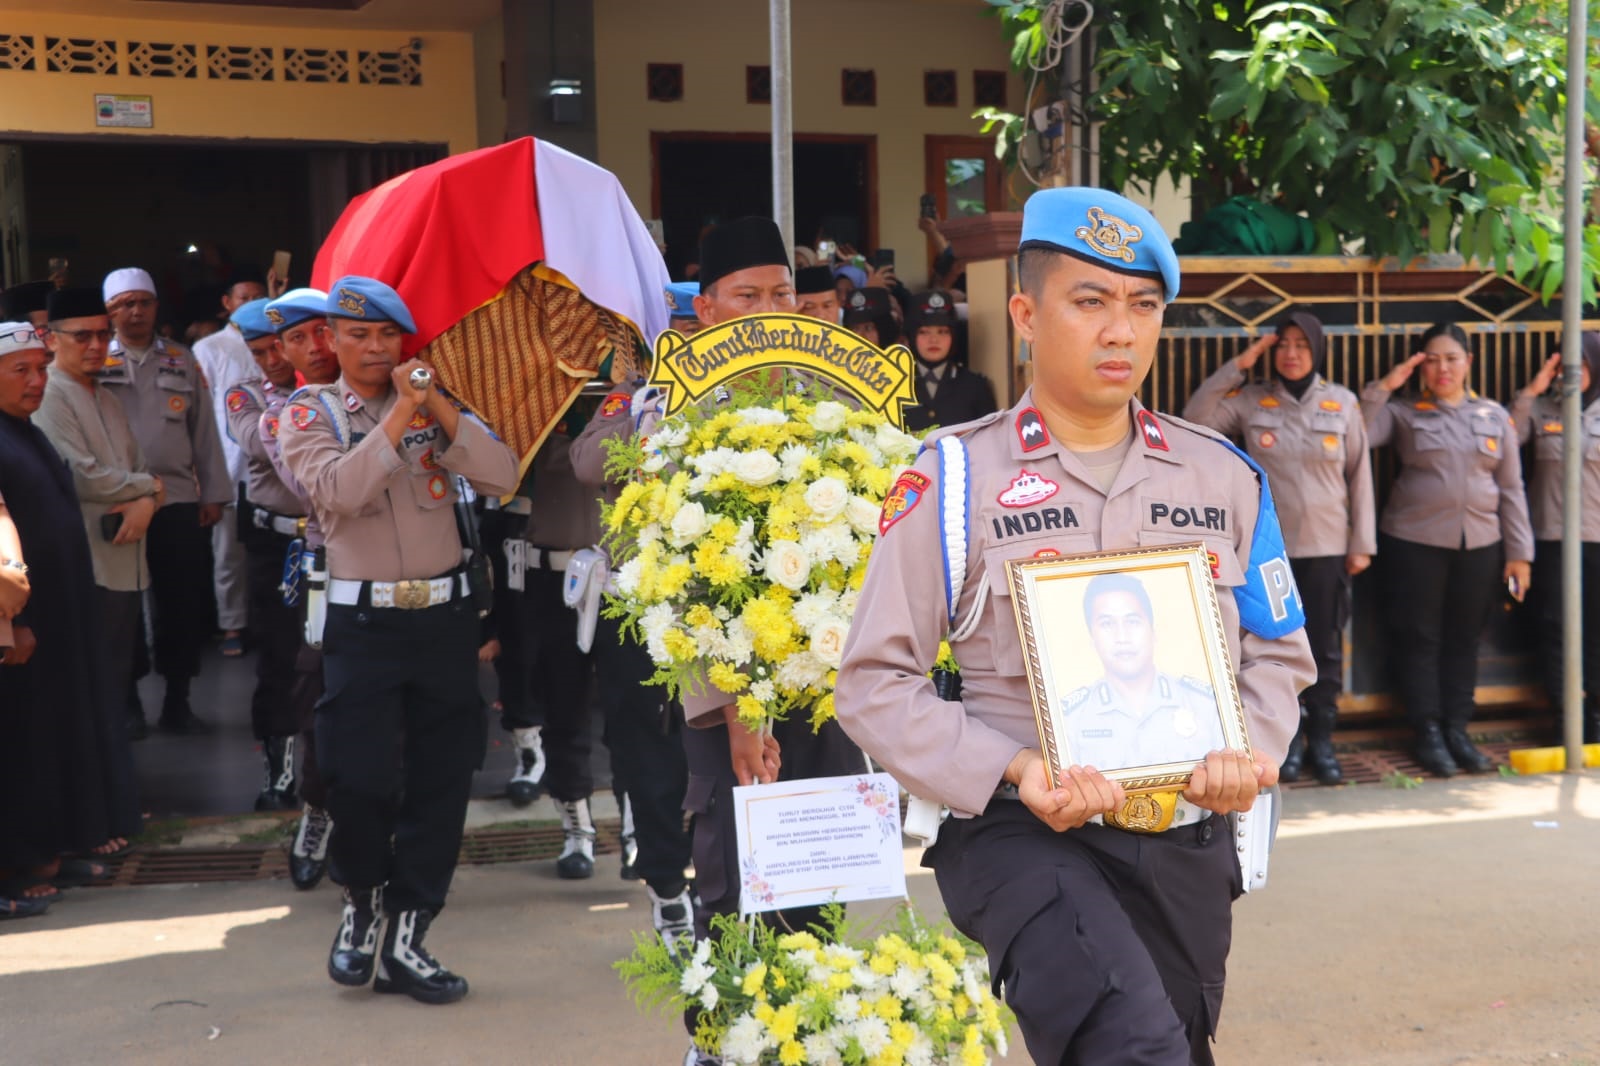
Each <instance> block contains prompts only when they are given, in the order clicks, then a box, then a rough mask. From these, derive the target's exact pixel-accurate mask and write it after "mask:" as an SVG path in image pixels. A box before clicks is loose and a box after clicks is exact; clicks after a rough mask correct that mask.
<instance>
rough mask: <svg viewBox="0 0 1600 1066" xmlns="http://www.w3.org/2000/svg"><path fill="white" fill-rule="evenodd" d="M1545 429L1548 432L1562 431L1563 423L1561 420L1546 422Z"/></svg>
mask: <svg viewBox="0 0 1600 1066" xmlns="http://www.w3.org/2000/svg"><path fill="white" fill-rule="evenodd" d="M1544 431H1545V432H1546V433H1560V432H1561V423H1560V422H1546V423H1545V424H1544Z"/></svg>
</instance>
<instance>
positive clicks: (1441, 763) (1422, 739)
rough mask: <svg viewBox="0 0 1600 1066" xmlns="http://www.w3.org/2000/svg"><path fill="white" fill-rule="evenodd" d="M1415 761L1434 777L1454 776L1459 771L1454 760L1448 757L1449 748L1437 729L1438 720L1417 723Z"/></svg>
mask: <svg viewBox="0 0 1600 1066" xmlns="http://www.w3.org/2000/svg"><path fill="white" fill-rule="evenodd" d="M1416 729H1417V761H1418V762H1419V763H1421V764H1422V768H1423V769H1424V770H1426V771H1428V773H1430V774H1432V775H1433V776H1434V777H1454V776H1456V774H1457V773H1459V772H1460V769H1459V768H1458V767H1457V766H1456V761H1455V760H1454V759H1452V758H1451V757H1450V749H1449V748H1447V747H1445V743H1444V734H1443V733H1441V732H1440V730H1439V723H1438V722H1419V723H1418V724H1417V727H1416Z"/></svg>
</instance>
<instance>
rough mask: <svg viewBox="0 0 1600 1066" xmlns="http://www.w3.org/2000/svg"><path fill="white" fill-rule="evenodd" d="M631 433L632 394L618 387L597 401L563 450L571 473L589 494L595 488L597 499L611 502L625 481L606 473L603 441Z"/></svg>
mask: <svg viewBox="0 0 1600 1066" xmlns="http://www.w3.org/2000/svg"><path fill="white" fill-rule="evenodd" d="M634 432H635V428H634V415H633V393H632V392H630V391H628V390H626V389H622V388H619V389H617V390H615V391H613V392H612V393H611V395H609V396H607V397H606V398H605V399H604V400H602V401H600V408H599V410H597V411H595V413H594V417H593V418H591V419H589V421H588V424H587V425H585V426H584V427H583V430H582V432H580V433H579V434H578V436H577V439H575V440H574V441H573V442H572V447H571V449H569V451H568V453H567V457H568V461H569V462H571V464H572V473H573V476H574V477H576V478H577V479H578V481H579V482H580V483H581V484H583V485H585V486H587V487H588V490H589V494H590V495H591V496H592V495H595V493H596V490H598V493H599V496H600V499H601V500H603V501H604V502H605V503H607V504H612V503H616V502H617V497H618V496H620V495H622V486H623V485H625V484H627V482H626V481H618V480H616V479H615V478H608V477H607V476H606V460H607V459H608V458H609V453H608V452H607V451H606V441H608V440H627V439H628V438H629V437H632V436H633V434H634Z"/></svg>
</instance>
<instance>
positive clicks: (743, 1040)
mask: <svg viewBox="0 0 1600 1066" xmlns="http://www.w3.org/2000/svg"><path fill="white" fill-rule="evenodd" d="M770 1046H771V1045H770V1042H769V1040H768V1038H767V1027H766V1026H764V1025H762V1024H761V1023H760V1022H759V1021H757V1020H756V1019H755V1017H754V1016H753V1015H749V1014H741V1015H739V1018H738V1020H736V1021H735V1022H734V1023H733V1024H732V1025H730V1026H728V1031H727V1032H726V1033H724V1034H723V1035H722V1061H723V1062H725V1063H730V1064H732V1063H739V1064H740V1066H743V1064H746V1063H748V1064H751V1066H754V1063H756V1062H759V1061H760V1059H761V1053H762V1052H763V1051H765V1050H766V1049H767V1048H768V1047H770Z"/></svg>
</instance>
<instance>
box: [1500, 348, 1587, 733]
mask: <svg viewBox="0 0 1600 1066" xmlns="http://www.w3.org/2000/svg"><path fill="white" fill-rule="evenodd" d="M1581 373H1582V375H1583V376H1582V379H1581V380H1580V382H1579V388H1581V389H1582V390H1583V417H1582V418H1580V419H1579V420H1578V432H1579V433H1580V434H1581V436H1582V440H1583V532H1582V537H1583V565H1582V568H1581V573H1582V580H1583V589H1582V596H1583V690H1584V697H1583V742H1584V743H1585V744H1594V743H1596V742H1600V333H1585V334H1584V335H1583V367H1582V371H1581ZM1560 374H1561V354H1560V353H1559V352H1557V353H1556V354H1555V355H1552V356H1551V357H1550V358H1549V359H1548V360H1547V361H1546V362H1545V364H1544V366H1543V367H1542V368H1541V369H1540V371H1539V373H1538V374H1537V375H1535V376H1534V379H1533V380H1532V381H1530V382H1529V383H1528V385H1527V387H1526V388H1524V389H1523V390H1522V391H1521V392H1519V393H1517V399H1516V402H1515V403H1513V404H1512V405H1511V420H1512V421H1513V422H1514V423H1516V426H1517V439H1518V440H1520V441H1521V442H1522V443H1523V444H1526V443H1528V441H1529V440H1530V439H1532V440H1533V441H1534V446H1533V491H1532V492H1531V493H1530V494H1529V495H1530V496H1531V497H1532V500H1533V535H1534V537H1535V538H1536V539H1537V542H1538V543H1537V545H1536V547H1535V549H1534V556H1533V567H1534V570H1535V571H1536V572H1537V574H1538V577H1539V580H1538V581H1537V582H1535V584H1537V585H1538V586H1539V596H1538V609H1539V654H1540V657H1541V659H1542V664H1543V666H1544V683H1545V688H1546V690H1547V691H1548V692H1549V693H1550V704H1551V706H1553V707H1559V706H1561V693H1562V687H1563V686H1562V681H1561V677H1562V670H1561V653H1562V648H1561V636H1562V634H1561V628H1562V627H1561V596H1562V591H1563V583H1562V580H1561V505H1562V493H1561V488H1562V486H1561V479H1562V472H1561V464H1562V457H1561V453H1562V430H1563V429H1564V428H1565V426H1564V425H1563V423H1562V417H1561V400H1560V399H1559V398H1558V397H1555V396H1550V395H1547V392H1548V390H1549V388H1550V385H1551V383H1552V382H1553V381H1555V380H1556V378H1557V377H1559V376H1560Z"/></svg>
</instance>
